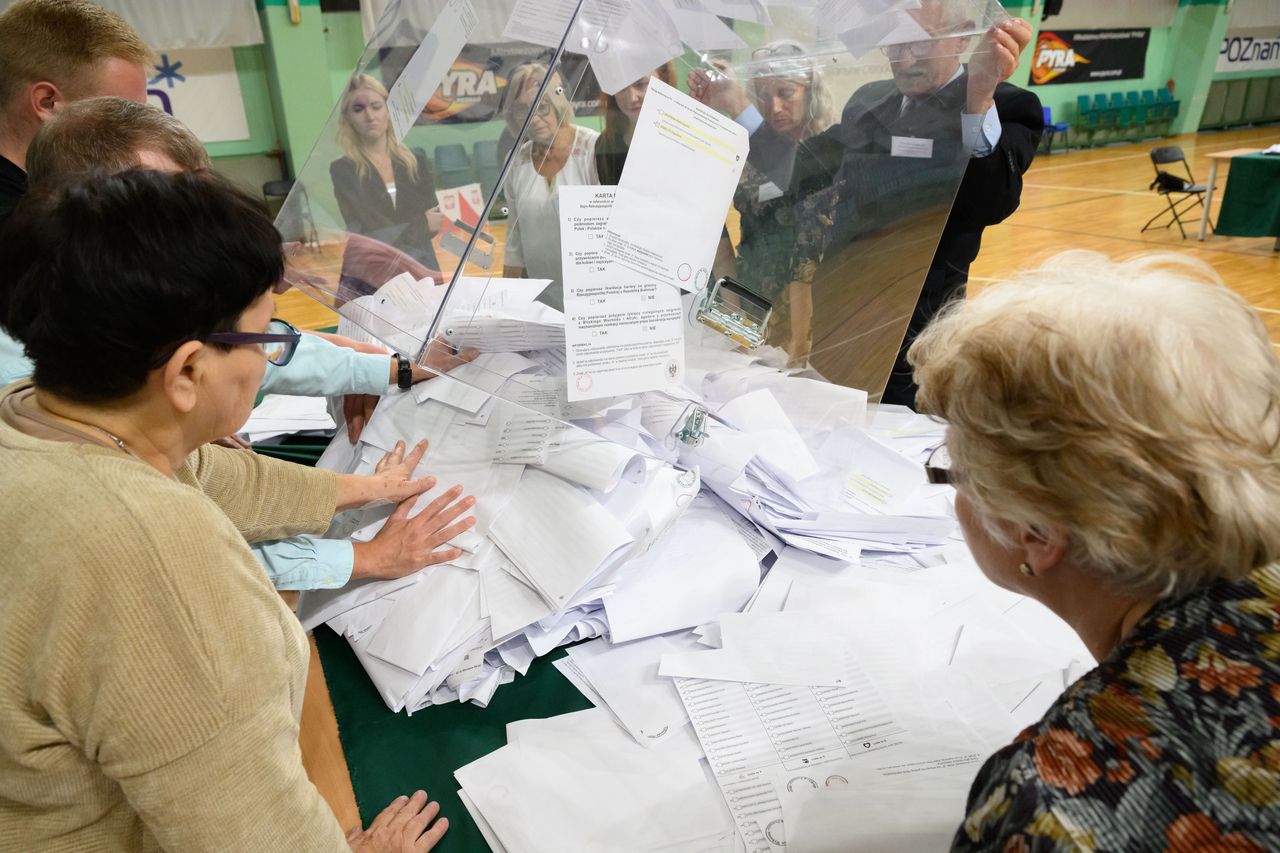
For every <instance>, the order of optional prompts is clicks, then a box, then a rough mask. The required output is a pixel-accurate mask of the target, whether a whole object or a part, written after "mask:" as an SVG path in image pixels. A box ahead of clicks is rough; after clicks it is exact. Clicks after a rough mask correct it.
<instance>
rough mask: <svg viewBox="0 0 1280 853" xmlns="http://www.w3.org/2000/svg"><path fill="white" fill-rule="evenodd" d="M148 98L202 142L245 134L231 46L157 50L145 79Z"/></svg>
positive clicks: (221, 140) (246, 121)
mask: <svg viewBox="0 0 1280 853" xmlns="http://www.w3.org/2000/svg"><path fill="white" fill-rule="evenodd" d="M147 101H148V102H149V103H151V104H154V105H155V106H157V107H159V108H160V109H162V110H164V111H165V112H167V113H169V114H170V115H172V116H174V117H176V118H177V119H179V120H180V121H181V122H182V123H183V124H185V125H186V126H187V127H189V128H191V132H192V133H194V134H195V135H196V137H197V138H199V140H200V141H201V142H205V143H208V142H231V141H234V140H238V139H248V138H249V121H248V119H247V118H246V117H245V113H244V100H243V99H242V97H241V94H240V78H239V76H238V75H237V74H236V61H235V55H234V53H233V52H232V50H231V48H211V49H207V50H187V49H182V50H171V51H165V52H162V53H160V55H159V57H158V58H157V60H156V64H155V66H154V68H152V69H151V76H150V77H149V78H148V80H147Z"/></svg>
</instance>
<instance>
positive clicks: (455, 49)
mask: <svg viewBox="0 0 1280 853" xmlns="http://www.w3.org/2000/svg"><path fill="white" fill-rule="evenodd" d="M478 21H479V19H478V18H477V17H476V10H475V9H474V8H473V7H472V5H471V3H470V0H449V2H448V4H446V5H445V7H444V9H442V10H441V12H440V14H439V15H438V16H436V20H435V23H434V24H432V25H431V31H430V32H429V33H427V34H426V35H425V36H424V37H423V39H422V44H420V45H418V49H417V50H415V51H414V52H413V56H412V57H410V58H409V64H408V65H406V66H405V67H404V71H402V72H400V76H399V77H397V78H396V82H395V83H394V84H393V85H392V86H391V91H390V92H388V93H387V112H389V113H390V114H391V127H392V129H393V130H394V131H395V134H396V139H404V137H405V134H407V133H408V132H409V129H410V128H411V127H413V124H414V122H416V121H417V120H418V116H419V115H421V113H422V108H423V107H425V106H426V105H427V99H429V98H430V97H431V94H432V93H433V92H434V91H435V90H436V88H437V87H438V86H439V85H440V81H441V80H443V79H444V74H445V72H446V71H448V70H449V68H450V67H451V66H452V65H453V62H454V60H456V59H457V58H458V54H460V53H462V48H463V46H464V45H465V44H466V43H467V38H468V37H470V35H471V31H472V30H474V29H475V27H476V24H477V23H478Z"/></svg>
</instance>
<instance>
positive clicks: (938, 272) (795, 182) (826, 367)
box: [748, 74, 1044, 402]
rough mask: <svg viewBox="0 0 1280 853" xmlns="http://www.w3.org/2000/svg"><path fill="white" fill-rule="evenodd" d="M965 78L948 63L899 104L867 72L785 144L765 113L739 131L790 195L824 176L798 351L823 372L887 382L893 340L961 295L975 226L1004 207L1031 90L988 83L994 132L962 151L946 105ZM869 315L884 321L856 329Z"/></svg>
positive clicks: (1020, 166)
mask: <svg viewBox="0 0 1280 853" xmlns="http://www.w3.org/2000/svg"><path fill="white" fill-rule="evenodd" d="M967 86H968V76H967V74H961V75H960V76H959V77H958V78H956V79H955V80H953V81H952V82H951V83H950V84H949V85H947V86H945V87H943V88H942V89H941V90H939V91H938V92H935V93H934V94H932V95H930V96H929V97H926V98H924V99H922V100H921V101H919V102H917V103H916V104H915V105H913V106H912V108H910V109H909V110H908V111H907V112H905V113H903V111H902V95H901V93H900V92H899V91H898V88H897V86H896V85H895V84H894V82H893V81H892V80H883V81H877V82H875V83H869V84H867V85H865V86H863V87H861V88H860V89H858V90H857V91H856V92H854V94H853V96H852V97H851V98H850V99H849V102H848V103H847V104H846V105H845V108H844V111H843V113H842V115H841V119H840V122H839V123H838V124H836V125H833V126H832V127H831V128H829V129H828V130H827V131H825V132H824V133H822V134H819V135H817V136H814V137H812V138H810V139H808V140H805V141H804V142H802V143H800V144H799V145H796V144H795V143H793V142H791V141H790V140H788V139H787V138H786V137H783V136H782V135H780V134H778V133H776V132H775V131H773V130H772V128H770V127H769V126H768V125H763V126H761V127H760V128H759V129H758V130H757V131H756V132H755V133H754V134H752V136H751V150H750V153H749V155H748V162H750V163H752V165H754V166H756V168H758V169H761V170H762V171H764V172H765V173H766V174H768V175H769V176H770V178H771V179H772V180H773V181H774V183H776V184H777V185H778V186H779V187H790V189H791V192H793V193H795V194H796V195H797V196H803V195H806V194H808V193H812V192H814V191H816V190H818V189H821V188H822V187H824V186H831V185H834V186H836V188H837V202H836V209H835V214H834V216H833V219H834V225H833V227H832V229H831V238H830V240H829V242H828V246H827V249H826V252H825V257H824V260H823V262H822V267H821V268H820V270H819V274H818V280H817V281H815V284H814V289H815V294H814V304H815V316H814V328H813V338H814V340H813V351H814V355H813V357H812V361H813V364H814V366H815V367H817V368H818V369H819V370H820V371H821V372H822V373H823V374H824V375H826V376H827V378H829V379H831V380H832V381H836V382H842V383H845V384H850V385H854V386H855V387H861V388H866V389H868V390H869V391H871V392H872V393H874V391H875V390H876V388H877V387H878V383H879V382H881V381H883V378H884V376H885V375H886V374H887V373H889V372H890V371H891V370H892V371H893V372H894V374H895V377H894V380H893V381H891V383H890V386H891V387H892V386H893V385H894V383H895V382H897V383H898V384H901V382H902V380H903V377H902V376H901V375H898V374H902V373H903V372H904V367H903V365H904V364H905V362H904V361H903V360H902V353H903V352H904V351H905V347H906V345H907V344H909V343H910V342H911V340H913V339H914V337H915V335H916V334H917V333H918V332H919V330H920V329H922V328H923V327H924V325H925V323H927V322H928V320H929V319H930V318H931V317H933V315H934V314H935V313H937V311H938V309H939V308H940V307H941V306H942V305H943V304H944V303H945V302H947V301H948V300H950V299H954V298H957V297H958V296H960V295H962V294H963V292H964V285H965V283H966V282H967V281H968V276H969V265H970V264H971V263H972V262H973V260H974V258H975V257H977V254H978V249H979V247H980V245H981V241H982V230H983V228H985V227H986V226H988V225H994V224H996V223H998V222H1000V221H1002V220H1004V219H1005V218H1006V217H1008V216H1009V215H1010V214H1012V213H1013V211H1014V210H1016V209H1017V207H1018V202H1019V201H1020V199H1021V195H1022V175H1023V173H1024V172H1026V170H1027V168H1028V167H1029V166H1030V164H1031V160H1032V158H1033V157H1034V155H1035V149H1036V146H1037V145H1038V144H1039V141H1040V134H1041V132H1042V131H1043V127H1044V125H1043V123H1044V115H1043V112H1042V110H1041V107H1040V102H1039V99H1037V98H1036V96H1035V95H1033V94H1032V93H1030V92H1027V91H1025V90H1022V89H1019V88H1017V87H1015V86H1011V85H1009V84H1007V83H1002V84H1000V86H998V87H997V88H996V92H995V106H996V111H997V113H998V114H999V116H1000V123H1001V134H1000V141H999V143H998V144H997V145H996V147H995V148H994V149H993V150H992V152H991V153H990V154H988V155H987V156H986V157H979V158H975V157H972V156H970V150H971V148H970V145H971V142H972V141H966V140H965V139H963V133H962V123H961V118H960V116H961V114H962V113H963V110H964V106H965V98H966V95H967ZM894 137H912V138H916V139H928V140H931V141H932V152H931V156H930V157H928V158H911V157H894V156H893V138H894ZM921 285H923V286H921ZM904 316H910V318H911V319H910V325H909V328H908V332H907V337H906V341H903V340H902V339H901V338H899V337H897V335H899V334H901V332H900V330H901V328H902V326H901V325H900V324H901V318H902V317H904ZM895 318H896V319H895ZM879 328H883V329H885V330H887V331H885V332H884V333H883V334H879V335H877V334H873V333H872V332H869V331H868V330H869V329H879ZM881 339H882V340H881ZM855 347H856V350H855V349H854V348H855ZM851 356H853V357H851ZM895 363H896V367H895V366H894V365H895ZM906 382H907V384H908V385H909V384H910V379H909V373H908V374H907V377H906ZM913 395H914V390H913V388H912V389H908V391H907V392H902V393H899V392H895V393H893V394H888V393H886V397H885V399H886V401H889V400H893V401H896V402H904V401H905V402H910V399H909V398H910V397H912V396H913Z"/></svg>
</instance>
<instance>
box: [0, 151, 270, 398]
mask: <svg viewBox="0 0 1280 853" xmlns="http://www.w3.org/2000/svg"><path fill="white" fill-rule="evenodd" d="M283 265H284V262H283V257H282V254H281V249H280V235H279V234H278V233H277V231H276V229H275V226H273V225H272V224H271V218H270V216H268V214H267V212H266V210H265V208H264V207H263V205H262V203H261V202H260V201H258V200H256V199H254V198H252V197H250V196H249V195H247V194H245V193H244V192H242V191H240V190H238V189H235V188H234V187H232V186H231V185H230V184H228V183H226V182H225V181H224V180H222V179H220V178H217V177H216V176H212V175H195V174H186V173H179V174H163V173H160V172H154V171H142V170H136V169H135V170H129V171H125V172H120V173H117V174H107V173H103V172H95V173H90V174H86V175H79V176H76V177H73V178H71V179H70V180H68V181H65V182H58V181H53V182H51V183H50V184H47V185H46V186H44V187H43V188H38V189H36V190H34V191H33V192H31V193H29V194H28V195H27V196H26V198H24V199H23V200H22V202H21V203H20V204H19V205H18V208H17V210H16V211H15V213H14V215H13V217H11V218H10V219H9V221H8V222H7V223H6V224H5V226H4V227H3V228H2V229H0V326H2V327H3V328H4V329H5V330H6V331H7V332H8V333H9V334H11V335H12V336H13V337H14V338H16V339H18V340H19V341H21V342H22V343H23V345H24V347H25V349H26V352H27V355H28V356H29V357H30V358H31V360H32V361H33V362H34V363H35V371H34V379H35V384H36V386H37V387H38V388H42V389H44V390H47V391H50V392H52V393H54V394H57V395H58V396H61V397H63V398H66V399H70V400H76V401H79V402H89V403H93V402H103V401H113V400H121V399H124V398H126V397H128V396H130V395H132V394H133V393H135V392H136V391H138V390H139V389H141V388H142V387H143V385H144V384H145V383H146V381H147V378H148V376H149V375H150V373H151V371H152V370H154V369H156V368H157V367H158V366H160V365H161V364H163V363H164V361H165V360H166V359H167V358H169V357H170V356H171V355H172V354H173V352H174V351H175V350H176V349H177V348H178V347H179V346H181V345H182V344H183V343H185V342H186V341H190V340H199V339H202V338H203V337H204V336H205V335H208V334H210V333H212V332H218V331H233V330H234V329H235V327H236V323H237V322H238V320H239V318H240V315H241V314H242V313H243V312H244V311H245V310H246V309H247V308H248V306H249V305H250V304H252V303H253V302H254V301H255V300H256V299H258V298H260V297H261V296H262V295H263V294H264V293H266V292H267V291H268V290H269V289H270V288H271V287H272V286H273V285H275V284H276V283H277V282H278V281H279V280H280V277H281V275H282V274H283Z"/></svg>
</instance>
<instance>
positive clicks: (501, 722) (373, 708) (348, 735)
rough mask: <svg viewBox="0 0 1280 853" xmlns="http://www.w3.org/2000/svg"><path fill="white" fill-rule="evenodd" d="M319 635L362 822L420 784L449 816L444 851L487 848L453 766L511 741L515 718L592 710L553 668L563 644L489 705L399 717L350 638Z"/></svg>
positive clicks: (321, 632)
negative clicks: (460, 796) (464, 801)
mask: <svg viewBox="0 0 1280 853" xmlns="http://www.w3.org/2000/svg"><path fill="white" fill-rule="evenodd" d="M315 636H316V645H317V646H318V647H319V650H320V663H321V666H322V667H323V668H324V677H325V681H326V682H327V683H328V685H329V695H330V697H331V698H332V699H333V710H334V714H335V715H336V717H337V719H338V737H339V739H340V740H341V741H342V750H343V752H344V753H345V754H346V758H347V767H348V769H349V770H350V772H351V787H352V788H353V789H355V794H356V804H357V805H358V806H359V807H360V818H361V820H362V821H363V822H364V825H365V826H368V825H369V822H370V821H372V820H373V819H374V817H376V816H377V814H378V812H380V811H382V809H383V808H384V807H385V806H386V805H387V804H388V803H390V802H391V801H392V800H393V799H395V798H396V797H398V796H400V795H401V794H412V793H413V792H414V791H416V790H418V789H422V790H424V791H426V792H427V793H428V794H429V795H430V796H431V799H433V800H435V801H436V802H438V803H440V813H441V814H442V815H444V816H445V817H447V818H449V831H448V832H447V833H445V836H444V840H443V841H442V842H441V843H440V845H439V846H438V847H436V850H440V851H443V853H450V851H468V853H470V851H485V850H488V849H489V846H488V845H487V844H485V842H484V838H483V836H481V835H480V830H479V829H477V828H476V825H475V824H474V823H473V822H472V820H471V817H470V816H469V815H468V814H467V810H466V808H465V807H464V806H463V805H462V802H461V801H460V800H459V799H458V796H457V792H458V782H457V780H456V779H454V778H453V771H454V770H456V769H458V768H459V767H461V766H462V765H464V764H469V763H470V762H472V761H474V760H475V759H477V758H480V757H481V756H483V755H488V754H489V753H490V752H493V751H494V750H495V749H498V748H499V747H502V746H505V745H506V743H507V732H506V725H507V723H509V722H512V721H514V720H526V719H534V718H542V717H555V716H558V715H560V714H567V713H569V712H571V711H581V710H583V709H585V708H589V707H591V703H590V702H588V701H587V700H586V698H585V697H584V696H583V695H582V694H581V693H579V692H578V690H577V688H575V687H574V686H573V685H571V684H570V683H569V682H568V681H567V680H566V679H565V678H564V676H562V675H561V674H560V672H559V671H558V670H557V669H556V668H555V667H554V666H552V665H551V661H553V660H555V659H556V658H560V657H563V656H564V654H565V652H564V649H557V650H556V651H555V652H553V653H552V654H550V655H548V656H547V657H543V658H538V659H537V660H535V661H534V662H533V664H532V665H531V666H530V667H529V674H528V675H525V676H517V677H516V680H515V681H514V682H513V683H511V684H504V685H502V686H501V687H499V688H498V692H497V693H496V694H494V697H493V701H492V702H491V703H490V704H489V707H487V708H478V707H476V706H475V705H470V704H467V705H462V704H459V703H457V702H453V703H450V704H448V705H440V706H437V707H432V708H428V709H426V710H425V711H419V712H417V713H416V714H414V715H413V716H412V717H409V716H406V715H405V714H403V713H400V714H395V713H392V712H391V711H390V710H389V709H388V708H387V706H386V705H385V704H384V703H383V701H382V698H381V697H380V696H379V695H378V691H377V690H376V689H374V686H373V682H371V681H370V680H369V676H368V675H366V674H365V671H364V668H363V667H361V666H360V662H359V661H358V660H357V659H356V656H355V652H353V651H352V650H351V646H350V645H349V644H348V643H347V641H346V640H345V639H343V638H342V637H341V636H339V635H338V634H335V633H334V632H333V631H332V630H330V629H329V628H328V627H326V626H323V625H322V626H320V627H319V628H317V629H316V632H315Z"/></svg>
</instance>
